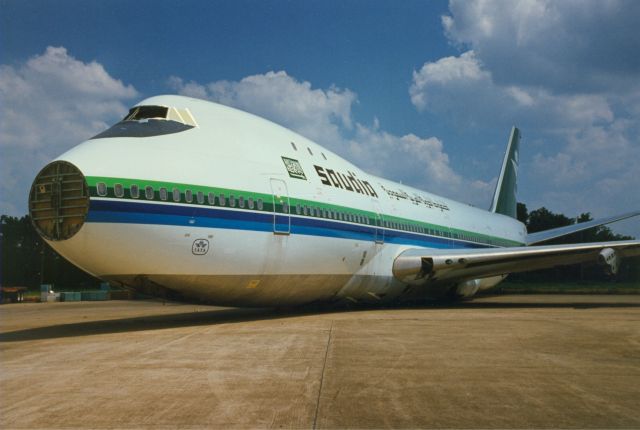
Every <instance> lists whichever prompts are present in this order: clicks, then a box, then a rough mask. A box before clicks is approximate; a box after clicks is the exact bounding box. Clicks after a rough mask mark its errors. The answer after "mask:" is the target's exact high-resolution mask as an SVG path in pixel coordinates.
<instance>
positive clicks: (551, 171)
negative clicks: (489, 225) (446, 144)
mask: <svg viewBox="0 0 640 430" xmlns="http://www.w3.org/2000/svg"><path fill="white" fill-rule="evenodd" d="M449 9H450V15H448V16H444V17H442V22H443V26H444V31H445V33H446V35H447V36H448V37H449V39H450V40H451V41H452V42H453V43H454V44H455V45H456V46H458V47H459V48H461V50H462V51H463V52H462V54H460V55H458V56H450V57H446V58H441V59H439V60H437V61H432V62H427V63H425V64H424V65H423V66H422V67H421V68H420V69H419V70H416V71H415V72H414V74H413V81H412V85H411V87H410V89H409V95H410V97H411V101H412V103H413V104H414V106H415V107H416V108H417V109H418V110H419V111H429V112H432V113H435V114H436V115H438V117H439V118H441V119H444V120H445V121H449V122H451V123H452V124H454V125H456V126H458V127H462V128H463V129H468V130H475V132H478V133H481V132H483V131H485V130H487V129H490V128H492V129H507V128H508V127H509V126H510V125H512V124H516V125H519V126H520V127H521V129H522V130H523V131H524V136H525V142H524V144H525V146H524V148H523V149H524V150H525V151H527V152H531V153H533V154H532V156H531V158H529V159H528V160H527V159H523V160H522V161H521V165H522V172H523V174H522V175H521V180H522V182H524V184H523V185H524V187H521V190H523V189H524V190H525V193H523V194H524V195H521V198H523V199H525V200H528V201H529V202H530V204H531V205H532V206H535V207H537V205H547V206H550V207H552V208H554V209H555V210H563V211H567V213H576V212H578V211H592V212H594V213H596V215H597V214H601V215H604V214H608V213H611V212H614V211H624V210H630V209H635V208H636V207H637V206H638V205H639V204H640V198H638V196H637V194H633V193H631V194H630V193H629V190H630V189H631V188H632V187H635V184H637V183H638V181H640V169H639V168H638V166H637V162H636V160H638V157H639V156H640V138H639V137H638V136H640V120H639V119H638V112H640V81H638V79H637V76H638V74H639V72H640V56H638V55H637V52H640V38H638V37H637V35H636V24H635V23H637V22H638V20H640V13H639V12H640V3H638V2H627V1H617V0H612V1H609V2H601V1H594V2H591V1H580V2H574V1H569V0H568V1H563V2H550V1H544V0H529V1H515V0H514V1H511V0H510V1H481V0H477V1H473V0H471V1H465V2H461V1H458V0H451V1H450V6H449ZM595 29H597V31H595ZM623 39H624V40H623ZM485 132H486V131H485Z"/></svg>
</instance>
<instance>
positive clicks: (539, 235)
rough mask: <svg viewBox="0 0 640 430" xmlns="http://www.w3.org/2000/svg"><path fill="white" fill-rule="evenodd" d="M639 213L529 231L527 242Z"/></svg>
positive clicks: (542, 240)
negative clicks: (533, 231)
mask: <svg viewBox="0 0 640 430" xmlns="http://www.w3.org/2000/svg"><path fill="white" fill-rule="evenodd" d="M637 215H640V211H635V212H627V213H625V214H621V215H616V216H612V217H608V218H600V219H595V220H593V221H587V222H581V223H578V224H572V225H567V226H565V227H558V228H552V229H550V230H545V231H539V232H536V233H529V234H528V235H527V238H526V242H527V245H533V244H535V243H540V242H546V241H547V240H551V239H555V238H556V237H561V236H566V235H568V234H571V233H575V232H577V231H582V230H586V229H588V228H593V227H598V226H599V225H604V224H609V223H612V222H615V221H620V220H623V219H626V218H631V217H634V216H637Z"/></svg>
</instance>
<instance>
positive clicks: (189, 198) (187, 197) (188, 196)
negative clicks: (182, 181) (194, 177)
mask: <svg viewBox="0 0 640 430" xmlns="http://www.w3.org/2000/svg"><path fill="white" fill-rule="evenodd" d="M184 198H185V200H186V201H187V203H191V202H192V201H193V191H191V190H187V191H185V192H184Z"/></svg>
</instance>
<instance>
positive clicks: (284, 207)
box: [282, 202, 289, 214]
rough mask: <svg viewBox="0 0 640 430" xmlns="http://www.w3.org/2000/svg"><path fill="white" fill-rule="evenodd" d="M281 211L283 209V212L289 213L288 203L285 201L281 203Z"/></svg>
mask: <svg viewBox="0 0 640 430" xmlns="http://www.w3.org/2000/svg"><path fill="white" fill-rule="evenodd" d="M282 211H283V212H284V213H286V214H288V213H289V203H286V202H285V203H283V204H282Z"/></svg>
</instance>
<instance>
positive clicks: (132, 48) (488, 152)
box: [0, 0, 640, 236]
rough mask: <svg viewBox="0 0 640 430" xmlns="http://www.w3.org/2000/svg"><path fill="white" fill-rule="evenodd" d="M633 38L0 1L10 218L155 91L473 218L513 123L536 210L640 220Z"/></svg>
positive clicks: (450, 13)
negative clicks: (218, 111) (84, 146)
mask: <svg viewBox="0 0 640 430" xmlns="http://www.w3.org/2000/svg"><path fill="white" fill-rule="evenodd" d="M637 22H640V2H636V1H633V0H630V1H625V0H619V1H616V0H613V1H610V2H601V1H579V2H573V1H569V0H567V1H561V2H549V1H543V0H532V1H516V0H513V1H511V0H510V1H494V2H481V1H464V2H461V1H457V0H452V1H450V2H449V1H428V2H427V1H406V0H405V1H402V2H393V1H302V2H289V1H225V2H216V1H210V2H206V1H180V2H169V1H138V2H128V1H100V2H98V1H64V0H60V1H56V2H51V1H34V0H30V1H6V0H0V36H1V39H0V55H1V56H0V145H1V148H2V152H3V156H2V161H0V162H1V163H2V164H3V165H2V173H0V175H1V176H0V179H1V180H2V185H1V186H2V188H1V189H0V191H1V195H0V211H1V212H2V213H9V214H12V215H21V214H23V213H25V212H26V203H25V202H26V194H27V193H28V189H29V186H30V182H31V179H32V177H33V176H34V175H35V173H37V171H38V170H39V169H40V168H41V167H42V166H43V165H44V164H46V162H47V161H48V160H49V159H51V158H53V157H55V156H57V155H59V154H60V153H62V152H63V151H65V150H66V149H68V148H70V147H72V146H74V145H75V144H77V143H79V142H81V141H82V140H84V139H86V138H88V137H90V136H91V135H93V134H95V133H96V132H98V131H100V129H102V128H105V127H106V126H107V125H108V124H110V123H112V122H114V121H116V120H117V119H118V118H119V117H121V116H122V115H123V114H124V113H125V112H126V110H127V107H128V106H130V105H132V104H134V103H136V102H137V101H139V100H140V99H142V98H144V97H147V96H151V95H155V94H159V93H182V94H187V95H192V96H197V97H202V98H208V99H211V100H214V101H217V102H222V103H225V104H229V105H232V106H236V107H239V108H241V109H245V110H249V111H252V112H254V113H257V114H259V115H262V116H265V117H267V118H270V119H272V120H274V121H276V122H278V123H281V124H283V125H285V126H287V127H289V128H292V129H294V130H296V131H299V132H301V133H302V134H304V135H307V136H308V137H310V138H312V139H314V140H316V141H318V142H319V143H321V144H323V145H326V146H328V147H329V148H331V149H332V150H334V151H336V152H338V153H339V154H341V155H343V156H345V157H346V158H348V159H349V160H351V161H352V162H354V163H355V164H357V165H359V166H361V167H363V168H364V169H365V170H369V171H371V172H372V173H376V174H381V175H383V176H386V177H389V178H391V179H395V180H400V181H403V182H404V183H409V184H411V185H415V186H417V187H420V188H424V189H427V190H429V191H432V192H436V193H439V194H443V195H446V196H449V197H453V198H456V199H459V200H463V201H466V202H469V203H471V204H474V205H477V206H480V207H486V206H488V204H489V200H490V195H491V192H492V188H493V184H494V183H495V177H496V175H497V173H498V169H499V165H500V161H501V157H502V151H503V150H504V145H505V143H506V139H507V137H508V133H509V128H510V127H511V125H512V124H517V125H518V126H520V128H521V130H522V133H523V141H522V149H521V166H520V189H519V191H520V192H519V199H520V200H521V201H523V202H525V203H527V205H528V206H529V208H530V209H535V208H538V207H540V206H543V205H544V206H546V207H548V208H550V209H551V210H554V211H558V212H563V213H565V214H566V215H568V216H576V215H578V214H579V213H581V212H586V211H590V212H592V214H593V215H594V216H596V217H598V216H606V215H612V214H615V213H619V212H625V211H629V210H633V209H638V208H639V207H640V191H638V190H637V189H636V188H637V184H638V183H639V182H640V167H638V163H637V161H638V159H640V138H639V137H638V136H640V119H639V118H640V55H638V54H637V53H638V52H640V36H639V35H638V34H639V32H638V31H637V29H636V26H637V24H636V23H637ZM616 230H617V231H620V232H623V233H627V234H634V235H638V236H640V222H639V221H627V222H624V223H619V224H618V225H617V226H616Z"/></svg>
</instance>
